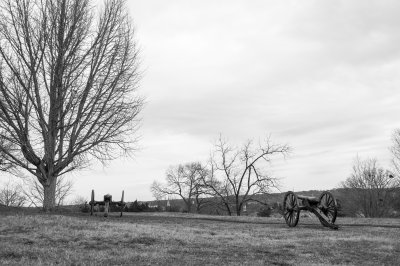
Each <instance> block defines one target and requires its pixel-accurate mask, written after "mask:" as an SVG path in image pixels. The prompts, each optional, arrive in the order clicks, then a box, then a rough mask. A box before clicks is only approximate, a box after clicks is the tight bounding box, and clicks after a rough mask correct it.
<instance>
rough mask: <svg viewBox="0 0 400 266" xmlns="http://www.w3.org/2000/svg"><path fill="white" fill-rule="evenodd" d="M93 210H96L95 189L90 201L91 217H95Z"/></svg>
mask: <svg viewBox="0 0 400 266" xmlns="http://www.w3.org/2000/svg"><path fill="white" fill-rule="evenodd" d="M93 208H94V189H92V197H91V200H90V215H93Z"/></svg>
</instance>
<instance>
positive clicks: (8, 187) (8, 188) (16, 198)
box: [0, 180, 26, 207]
mask: <svg viewBox="0 0 400 266" xmlns="http://www.w3.org/2000/svg"><path fill="white" fill-rule="evenodd" d="M25 202H26V198H25V197H24V195H23V191H22V188H21V186H20V185H17V184H14V183H12V182H11V181H10V180H9V181H8V182H6V183H4V184H3V186H1V187H0V205H5V206H13V207H20V206H23V205H24V203H25Z"/></svg>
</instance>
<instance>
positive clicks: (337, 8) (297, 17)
mask: <svg viewBox="0 0 400 266" xmlns="http://www.w3.org/2000/svg"><path fill="white" fill-rule="evenodd" d="M127 2H128V5H129V9H130V13H131V16H132V18H133V22H134V25H135V29H136V39H137V41H138V44H139V46H140V49H141V61H142V64H141V66H142V67H141V69H142V71H143V79H142V81H141V86H140V91H139V92H140V94H141V95H143V96H145V97H146V100H147V105H146V107H145V109H144V110H143V113H142V118H143V121H142V127H141V129H140V131H139V134H140V135H141V140H140V143H139V144H140V146H141V150H140V151H139V152H137V153H136V154H135V156H134V158H126V159H121V160H118V161H115V162H113V163H112V164H110V165H108V166H107V167H106V168H103V167H102V166H100V165H97V164H94V165H93V166H92V168H91V170H86V171H83V172H79V173H75V174H74V175H73V178H74V180H75V194H76V195H82V196H85V197H87V198H89V195H90V190H91V189H92V188H93V189H95V191H96V194H97V196H96V198H97V197H99V199H100V198H101V197H102V195H104V194H106V193H111V194H113V199H118V198H119V197H120V193H121V191H122V190H123V189H124V190H125V195H126V199H127V200H135V199H138V200H151V199H152V195H151V193H150V189H149V187H150V185H151V183H152V182H153V180H160V181H162V180H163V179H164V177H165V170H166V169H167V167H168V166H169V165H176V164H179V163H185V162H191V161H205V160H206V159H207V157H208V155H209V153H210V151H211V150H212V148H213V142H214V141H215V140H216V139H217V138H218V136H219V134H220V133H221V134H223V135H224V136H225V137H226V138H228V139H229V140H231V141H232V142H233V143H237V144H240V143H242V142H244V141H246V140H247V139H249V138H253V139H256V140H257V139H259V138H263V137H265V136H267V135H271V138H272V140H273V141H275V142H277V143H287V144H289V145H290V146H291V147H292V148H293V152H292V154H291V156H290V157H289V158H287V159H286V160H284V161H283V160H277V161H276V162H275V163H274V164H273V165H272V167H273V173H274V174H275V175H276V176H278V177H281V178H282V181H281V183H282V187H281V190H282V191H286V190H289V189H290V190H295V191H300V190H311V189H331V188H335V187H337V185H338V184H339V183H340V182H341V181H343V180H344V179H345V178H346V177H347V176H348V175H349V174H350V172H351V166H352V163H353V161H354V158H355V157H356V156H357V155H358V156H360V157H361V158H367V157H376V158H377V159H378V160H379V161H380V163H381V165H383V166H390V152H389V146H390V145H391V135H392V133H393V131H394V129H396V128H400V116H399V114H400V75H399V74H400V48H399V47H400V16H399V14H400V1H382V0H378V1H364V0H360V1H265V0H262V1H255V0H252V1H233V0H229V1H204V0H203V1H188V0H182V1H173V0H169V1H162V0H159V1H153V0H146V1H144V0H141V1H136V0H135V1H134V0H129V1H127Z"/></svg>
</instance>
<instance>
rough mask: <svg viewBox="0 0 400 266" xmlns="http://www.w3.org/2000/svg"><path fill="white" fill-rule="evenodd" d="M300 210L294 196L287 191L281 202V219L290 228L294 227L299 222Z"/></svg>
mask: <svg viewBox="0 0 400 266" xmlns="http://www.w3.org/2000/svg"><path fill="white" fill-rule="evenodd" d="M299 216H300V210H299V204H298V199H297V196H296V194H294V193H293V192H292V191H289V192H287V193H286V194H285V198H284V200H283V217H284V218H285V221H286V224H287V225H289V226H290V227H295V226H296V225H297V223H298V222H299Z"/></svg>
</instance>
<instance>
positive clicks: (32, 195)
mask: <svg viewBox="0 0 400 266" xmlns="http://www.w3.org/2000/svg"><path fill="white" fill-rule="evenodd" d="M25 187H26V189H24V195H25V197H26V201H27V203H28V205H29V206H35V207H39V206H42V204H43V200H44V189H43V186H42V185H41V184H40V183H39V182H38V181H37V180H36V179H34V178H30V179H27V180H25ZM72 188H73V182H72V181H71V180H68V179H67V178H66V177H65V176H59V177H58V178H57V182H56V191H55V194H54V195H55V206H57V207H59V206H60V205H63V204H64V201H65V199H66V198H67V197H68V196H69V195H71V193H72Z"/></svg>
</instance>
